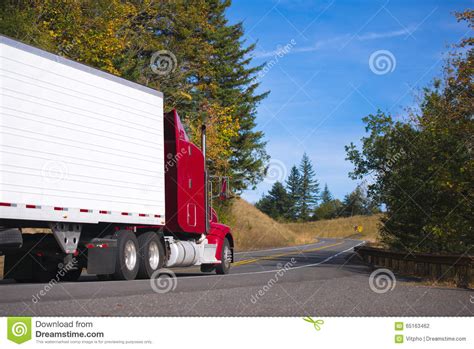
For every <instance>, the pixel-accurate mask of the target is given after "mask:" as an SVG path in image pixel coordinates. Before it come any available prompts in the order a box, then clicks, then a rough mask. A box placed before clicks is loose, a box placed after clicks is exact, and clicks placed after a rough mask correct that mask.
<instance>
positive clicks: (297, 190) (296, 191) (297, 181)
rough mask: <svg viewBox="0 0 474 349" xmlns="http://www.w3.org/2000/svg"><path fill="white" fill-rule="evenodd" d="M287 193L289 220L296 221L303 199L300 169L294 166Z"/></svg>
mask: <svg viewBox="0 0 474 349" xmlns="http://www.w3.org/2000/svg"><path fill="white" fill-rule="evenodd" d="M286 191H287V193H288V213H287V218H288V219H289V220H291V221H296V220H297V219H298V216H299V202H300V198H301V176H300V172H299V171H298V168H297V167H296V166H293V167H292V168H291V170H290V174H289V176H288V178H287V180H286Z"/></svg>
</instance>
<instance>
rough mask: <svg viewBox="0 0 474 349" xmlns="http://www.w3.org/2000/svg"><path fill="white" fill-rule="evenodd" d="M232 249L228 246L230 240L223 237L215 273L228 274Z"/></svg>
mask: <svg viewBox="0 0 474 349" xmlns="http://www.w3.org/2000/svg"><path fill="white" fill-rule="evenodd" d="M229 254H230V255H229ZM230 258H232V250H231V248H230V242H229V240H228V239H224V243H223V244H222V249H221V263H220V264H216V274H218V275H223V274H228V273H229V270H230V265H231V259H230Z"/></svg>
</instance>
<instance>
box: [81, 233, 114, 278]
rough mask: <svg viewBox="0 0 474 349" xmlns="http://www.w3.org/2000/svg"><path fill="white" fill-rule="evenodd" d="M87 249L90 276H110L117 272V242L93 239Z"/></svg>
mask: <svg viewBox="0 0 474 349" xmlns="http://www.w3.org/2000/svg"><path fill="white" fill-rule="evenodd" d="M86 247H87V273H88V274H97V275H109V274H113V273H114V272H115V259H116V258H117V240H114V239H93V240H92V241H91V242H90V243H88V244H86Z"/></svg>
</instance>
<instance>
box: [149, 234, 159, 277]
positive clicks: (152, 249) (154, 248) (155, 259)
mask: <svg viewBox="0 0 474 349" xmlns="http://www.w3.org/2000/svg"><path fill="white" fill-rule="evenodd" d="M148 263H149V264H150V267H151V269H153V270H155V269H158V264H159V263H160V250H159V249H158V244H157V243H156V241H152V242H150V244H149V245H148Z"/></svg>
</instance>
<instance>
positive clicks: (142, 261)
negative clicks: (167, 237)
mask: <svg viewBox="0 0 474 349" xmlns="http://www.w3.org/2000/svg"><path fill="white" fill-rule="evenodd" d="M138 250H139V253H138V255H139V268H138V278H139V279H150V278H151V277H152V275H153V273H154V272H155V271H157V270H158V269H161V268H162V267H163V264H164V262H165V247H164V246H163V243H162V242H161V240H160V237H159V236H158V234H157V233H155V232H153V231H149V232H147V233H144V234H142V235H140V236H139V237H138Z"/></svg>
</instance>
